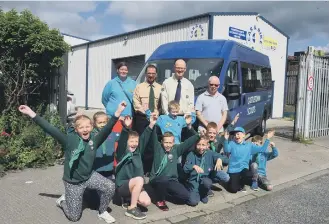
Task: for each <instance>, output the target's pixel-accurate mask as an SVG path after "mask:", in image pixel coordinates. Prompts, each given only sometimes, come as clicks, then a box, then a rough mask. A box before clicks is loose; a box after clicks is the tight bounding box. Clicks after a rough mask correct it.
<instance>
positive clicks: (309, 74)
mask: <svg viewBox="0 0 329 224" xmlns="http://www.w3.org/2000/svg"><path fill="white" fill-rule="evenodd" d="M313 52H314V47H311V46H309V47H308V49H307V58H306V63H307V80H306V85H307V86H306V91H307V92H306V101H305V119H304V127H305V128H304V133H303V138H309V134H310V121H311V103H312V91H313V85H314V84H313V83H314V82H313V79H314V77H313V73H314V58H313Z"/></svg>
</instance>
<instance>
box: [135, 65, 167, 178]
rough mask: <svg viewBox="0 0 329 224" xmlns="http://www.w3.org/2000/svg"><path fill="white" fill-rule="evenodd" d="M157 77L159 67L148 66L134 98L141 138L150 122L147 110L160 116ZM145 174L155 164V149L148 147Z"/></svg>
mask: <svg viewBox="0 0 329 224" xmlns="http://www.w3.org/2000/svg"><path fill="white" fill-rule="evenodd" d="M156 77H157V67H155V66H154V65H148V66H147V67H146V69H145V79H146V80H145V82H143V83H140V84H138V85H137V86H136V88H135V91H134V97H133V104H134V109H135V117H134V125H133V126H134V130H135V131H137V133H138V134H139V136H141V135H142V133H143V132H144V130H145V129H146V127H147V126H148V125H149V121H148V120H147V118H146V114H145V110H146V109H149V110H150V111H151V112H155V113H157V114H159V109H160V105H159V102H160V100H159V99H160V93H161V85H160V84H159V83H157V82H156V81H155V79H156ZM142 161H143V168H144V173H148V172H150V171H151V168H152V162H153V149H150V148H149V147H147V148H146V149H145V151H144V155H143V158H142Z"/></svg>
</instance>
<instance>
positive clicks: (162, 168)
mask: <svg viewBox="0 0 329 224" xmlns="http://www.w3.org/2000/svg"><path fill="white" fill-rule="evenodd" d="M167 163H168V154H167V153H165V154H164V156H163V157H162V160H161V164H160V166H159V168H158V170H157V172H156V173H155V175H156V176H159V175H160V174H161V173H162V171H163V170H164V169H165V167H166V166H167Z"/></svg>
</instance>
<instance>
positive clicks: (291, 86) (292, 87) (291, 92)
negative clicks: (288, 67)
mask: <svg viewBox="0 0 329 224" xmlns="http://www.w3.org/2000/svg"><path fill="white" fill-rule="evenodd" d="M297 77H298V71H288V72H287V76H286V87H285V88H286V91H285V95H286V96H285V99H286V102H285V104H286V105H295V100H296V95H297V91H296V88H297Z"/></svg>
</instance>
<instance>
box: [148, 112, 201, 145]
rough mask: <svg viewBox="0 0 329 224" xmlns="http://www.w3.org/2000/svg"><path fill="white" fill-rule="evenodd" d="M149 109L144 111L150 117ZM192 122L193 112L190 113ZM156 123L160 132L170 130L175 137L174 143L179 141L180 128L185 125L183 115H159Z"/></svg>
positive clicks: (193, 119) (193, 118)
mask: <svg viewBox="0 0 329 224" xmlns="http://www.w3.org/2000/svg"><path fill="white" fill-rule="evenodd" d="M150 115H151V111H150V110H147V111H146V116H147V118H148V119H150ZM191 116H192V124H193V123H194V122H195V120H196V119H195V118H196V116H195V113H192V114H191ZM156 124H157V125H158V126H159V128H160V129H161V132H162V134H164V133H165V132H171V133H172V134H173V135H174V137H175V144H180V143H181V135H182V129H183V128H185V127H186V126H187V124H186V121H185V118H184V117H183V116H176V117H172V116H170V115H160V116H159V117H158V119H157V122H156Z"/></svg>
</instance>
